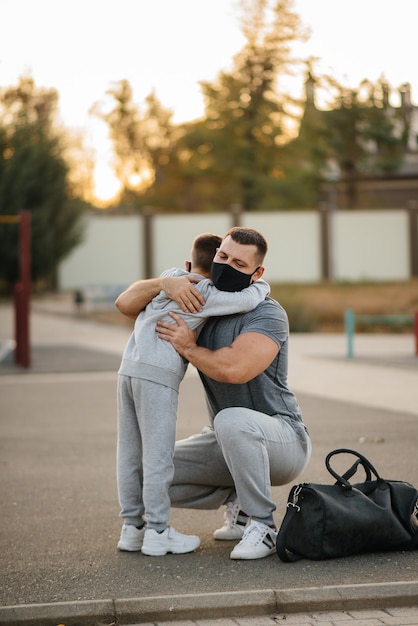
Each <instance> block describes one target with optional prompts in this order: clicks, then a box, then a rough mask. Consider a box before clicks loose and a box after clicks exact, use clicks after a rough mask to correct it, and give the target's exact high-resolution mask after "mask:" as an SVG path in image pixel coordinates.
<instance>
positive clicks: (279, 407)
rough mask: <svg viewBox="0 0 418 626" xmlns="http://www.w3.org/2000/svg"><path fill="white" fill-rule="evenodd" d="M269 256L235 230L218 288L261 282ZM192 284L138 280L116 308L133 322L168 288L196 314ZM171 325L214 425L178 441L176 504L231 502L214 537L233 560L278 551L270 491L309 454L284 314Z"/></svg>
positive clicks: (216, 276)
mask: <svg viewBox="0 0 418 626" xmlns="http://www.w3.org/2000/svg"><path fill="white" fill-rule="evenodd" d="M266 252H267V242H266V240H265V238H264V237H263V235H262V234H261V233H259V232H258V231H256V230H254V229H251V228H244V227H236V228H232V229H231V230H229V231H228V232H227V233H226V235H225V237H224V238H223V240H222V243H221V245H220V246H219V249H218V250H217V252H216V255H215V258H214V260H213V264H212V280H213V282H214V284H215V286H217V287H219V288H222V289H231V290H234V289H242V288H244V287H245V286H247V285H249V284H250V283H252V282H253V281H256V280H257V279H259V278H261V276H262V275H263V272H264V268H263V261H264V257H265V255H266ZM193 281H194V278H193V277H192V276H190V277H187V276H180V277H166V278H164V279H161V278H154V279H148V280H144V281H137V282H136V283H134V284H133V285H131V286H130V287H129V288H128V289H127V290H126V291H125V292H124V293H123V294H121V296H120V297H119V298H118V300H117V306H118V308H119V310H120V311H121V312H122V313H123V314H124V315H126V316H128V317H131V316H134V315H137V314H138V312H139V311H141V310H142V309H144V308H145V306H146V305H147V304H148V302H149V301H150V300H151V298H152V297H153V296H155V295H157V294H158V293H159V292H160V290H161V289H165V291H166V292H167V293H168V295H169V296H170V297H171V298H173V299H174V300H175V301H176V302H177V303H179V304H180V306H181V307H182V309H187V310H189V311H200V310H201V308H202V305H203V298H202V294H201V293H200V291H199V290H198V289H197V288H196V285H194V284H193ZM253 284H254V283H253ZM170 322H171V323H168V322H166V321H163V322H159V323H158V334H159V336H160V337H161V338H162V339H164V340H166V341H167V342H169V343H170V344H171V345H172V346H174V347H175V348H176V350H177V351H178V352H179V354H180V355H181V356H182V357H183V358H185V359H187V361H188V362H190V363H192V364H193V365H194V366H195V367H196V368H197V370H198V371H199V374H200V377H201V379H202V382H203V385H204V388H205V392H206V399H207V405H208V407H209V412H210V419H211V428H209V429H205V431H204V432H202V433H200V434H197V435H194V436H192V437H189V438H188V439H184V440H181V441H177V442H176V445H175V452H174V477H173V480H172V483H171V487H170V490H169V495H170V500H171V505H172V506H174V507H182V508H191V509H200V510H202V509H216V508H218V507H220V506H222V505H226V511H225V523H224V525H223V526H222V527H221V528H219V529H218V530H216V531H215V533H214V537H215V539H222V540H235V541H239V543H238V544H237V545H236V546H235V547H234V549H233V550H232V552H231V554H230V556H231V558H232V559H260V558H264V557H267V556H269V555H271V554H274V553H275V550H276V548H275V544H276V537H277V528H276V526H275V523H274V518H273V513H274V511H275V509H276V504H275V503H274V501H273V500H272V495H271V485H286V484H288V483H289V482H291V481H292V480H294V479H295V478H296V477H297V476H298V475H299V474H300V473H301V472H302V471H303V470H304V468H305V467H306V465H307V463H308V461H309V459H310V455H311V441H310V437H309V434H308V431H307V429H306V427H305V425H304V423H303V420H302V414H301V410H300V407H299V405H298V402H297V400H296V397H295V395H294V393H293V392H292V391H291V389H290V388H289V385H288V379H287V378H288V350H289V325H288V319H287V315H286V312H285V310H284V309H283V307H282V306H281V305H280V304H279V303H278V302H276V301H275V300H273V299H271V298H266V299H263V300H262V301H261V302H260V304H259V305H258V306H257V307H256V308H255V309H254V310H251V311H249V312H247V313H239V314H235V315H228V316H226V317H211V318H209V320H208V321H207V322H206V324H205V326H204V327H203V329H202V331H201V332H200V334H199V336H198V338H197V339H196V335H195V333H194V332H193V330H191V329H190V328H189V326H188V325H187V324H186V323H185V322H184V321H183V319H182V316H181V315H178V314H175V313H172V314H171V319H170ZM173 322H175V323H174V324H173ZM140 480H141V478H138V482H139V481H140Z"/></svg>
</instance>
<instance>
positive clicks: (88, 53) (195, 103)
mask: <svg viewBox="0 0 418 626" xmlns="http://www.w3.org/2000/svg"><path fill="white" fill-rule="evenodd" d="M294 9H295V10H296V12H297V13H298V14H299V15H300V17H301V19H302V22H303V24H304V25H305V26H307V27H310V28H311V29H312V34H311V37H310V39H309V41H308V43H306V44H303V45H298V46H297V48H295V50H294V53H295V54H297V55H298V56H302V57H305V58H307V57H309V56H314V57H316V58H318V59H319V60H318V61H317V62H316V64H315V65H314V70H315V73H317V74H325V73H329V74H332V75H333V76H335V77H336V78H337V79H338V80H339V81H340V82H341V83H342V84H344V85H347V86H352V87H355V86H358V84H359V83H360V81H361V80H362V79H363V78H368V79H369V80H371V81H373V82H375V81H377V80H378V79H379V78H380V77H381V76H384V77H385V78H386V79H387V80H388V81H389V83H390V84H391V85H392V86H393V87H394V88H398V87H400V86H401V85H402V84H404V83H405V82H409V83H410V84H411V86H412V99H413V102H414V103H415V104H418V70H417V67H416V59H417V53H418V45H417V43H416V29H417V22H418V1H417V0H396V1H395V0H294ZM239 14H240V12H239V8H238V3H237V1H236V0H71V2H70V1H68V0H1V2H0V23H1V24H2V34H1V37H0V86H2V87H5V86H9V85H13V84H16V83H17V80H18V78H19V76H21V75H23V74H30V75H32V77H33V78H34V80H35V83H36V85H38V86H42V87H54V88H56V89H57V90H58V92H59V107H60V114H61V118H62V121H63V123H64V124H65V126H67V127H68V128H77V129H82V130H83V132H84V134H85V136H86V143H87V144H88V145H92V146H93V147H95V149H96V151H97V155H96V156H97V161H98V170H97V177H98V178H101V179H102V184H103V181H104V180H105V179H106V180H107V181H108V182H109V183H110V182H111V179H110V176H109V174H108V173H107V176H106V172H108V162H109V158H110V157H109V154H108V152H109V151H108V146H107V145H106V144H107V142H106V129H105V128H104V125H103V124H101V123H100V122H99V121H98V120H96V119H94V118H92V116H91V115H90V114H89V111H90V109H91V107H92V105H94V104H95V103H97V102H99V101H101V100H103V98H104V95H105V92H106V90H107V89H108V88H109V87H110V86H111V84H112V83H113V82H116V81H119V80H121V79H127V80H128V81H129V82H130V84H131V86H132V88H133V93H134V100H135V102H136V103H137V104H138V105H139V106H141V105H142V104H143V101H144V99H145V97H146V96H147V95H148V94H149V93H150V92H151V91H152V90H154V91H155V93H156V95H157V97H158V99H159V100H160V102H161V103H162V105H163V106H164V107H166V108H169V109H171V110H172V111H173V114H174V115H173V119H174V122H183V121H188V120H192V119H194V118H196V117H199V116H200V115H201V114H202V113H203V100H202V97H201V94H200V88H199V84H198V83H199V81H200V80H206V81H213V80H214V79H215V78H216V76H217V74H218V72H219V71H221V70H225V71H228V70H229V69H230V67H231V64H232V59H233V56H234V55H235V54H236V53H237V52H238V51H239V50H240V49H241V48H242V46H243V44H244V38H243V35H242V34H241V31H240V23H239ZM302 84H303V80H302V77H299V78H296V79H293V80H292V82H291V83H289V88H290V89H292V90H293V91H294V92H295V93H297V95H300V93H301V88H302ZM395 104H396V102H395ZM99 192H100V193H101V194H102V195H105V194H106V193H111V189H110V188H109V189H108V190H105V188H104V186H103V188H102V189H101V191H99Z"/></svg>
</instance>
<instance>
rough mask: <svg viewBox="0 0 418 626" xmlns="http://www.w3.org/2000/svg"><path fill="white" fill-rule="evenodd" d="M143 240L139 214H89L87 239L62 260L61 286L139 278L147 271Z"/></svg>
mask: <svg viewBox="0 0 418 626" xmlns="http://www.w3.org/2000/svg"><path fill="white" fill-rule="evenodd" d="M142 241H143V224H142V218H141V217H139V216H136V215H123V216H96V215H91V216H89V217H88V219H87V227H86V232H85V237H84V241H83V243H82V244H81V245H80V246H78V247H77V248H76V249H75V250H74V251H73V252H72V254H71V255H70V256H69V257H68V258H67V259H65V260H64V261H63V262H62V263H61V266H60V270H59V285H60V288H61V289H62V290H64V291H66V290H71V289H82V288H84V287H87V286H96V285H109V284H129V283H131V282H134V281H135V280H138V279H139V278H141V277H142V276H143V273H144V269H143V260H142Z"/></svg>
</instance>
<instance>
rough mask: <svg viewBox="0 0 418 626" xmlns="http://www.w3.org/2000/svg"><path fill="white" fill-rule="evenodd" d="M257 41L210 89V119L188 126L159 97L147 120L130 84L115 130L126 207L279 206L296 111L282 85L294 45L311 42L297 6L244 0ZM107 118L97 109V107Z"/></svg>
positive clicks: (119, 101)
mask: <svg viewBox="0 0 418 626" xmlns="http://www.w3.org/2000/svg"><path fill="white" fill-rule="evenodd" d="M241 9H242V30H243V32H244V34H245V36H246V39H247V43H246V44H245V46H244V48H243V50H242V51H241V52H240V53H239V54H238V55H237V56H236V57H235V59H234V66H233V69H232V71H231V72H221V73H220V74H219V76H218V78H217V80H216V81H215V82H214V83H212V84H211V83H208V82H203V83H201V87H202V91H203V95H204V98H205V116H204V119H203V120H200V121H197V122H192V123H189V124H184V125H181V126H178V127H175V126H173V124H172V122H171V112H170V111H167V110H165V109H164V108H163V107H162V106H161V104H160V103H159V102H158V100H157V99H156V97H155V94H150V96H149V97H148V98H147V101H146V104H147V110H146V111H145V113H141V112H140V111H139V110H138V108H137V107H136V106H135V105H134V104H133V101H132V90H131V88H130V85H129V83H128V82H127V81H120V82H119V83H118V84H117V85H116V86H115V87H114V88H113V89H112V90H110V91H109V92H108V93H109V95H110V96H111V97H112V98H113V106H112V108H111V110H110V112H109V113H105V114H103V113H101V112H100V111H99V113H98V114H99V115H100V117H102V119H104V121H105V122H106V123H107V124H108V126H109V128H110V133H111V138H112V140H113V145H114V151H115V155H116V158H117V162H116V173H117V176H118V178H119V179H120V180H121V182H122V184H123V186H124V194H123V199H124V200H127V199H128V200H131V201H132V200H134V201H135V197H136V203H137V204H142V205H144V204H151V205H153V206H154V207H162V208H164V209H165V210H167V209H172V210H186V211H202V210H211V211H212V210H225V209H228V208H229V207H230V205H231V204H232V203H239V204H240V205H241V206H242V207H243V208H244V209H261V208H266V206H275V205H276V204H277V198H278V195H280V185H281V183H282V181H281V179H282V171H283V168H282V163H281V160H280V159H281V152H280V145H281V144H282V143H283V141H284V138H285V134H286V130H285V127H286V120H287V118H288V114H287V112H286V111H285V108H286V105H287V104H289V103H290V102H291V101H292V100H291V98H289V97H288V96H285V95H284V94H281V95H278V94H277V89H276V86H277V79H278V77H279V76H280V75H281V74H283V73H285V72H286V71H287V70H288V67H289V65H290V64H291V61H292V60H291V57H290V44H291V43H292V42H293V41H294V40H295V39H301V38H303V37H304V33H303V32H302V29H301V25H300V20H299V16H298V15H297V14H296V13H294V12H293V11H292V0H277V1H276V4H275V6H274V8H273V9H272V11H271V13H269V12H268V10H269V4H268V2H267V0H241ZM96 112H97V108H96Z"/></svg>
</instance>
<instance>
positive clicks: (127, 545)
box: [118, 524, 145, 552]
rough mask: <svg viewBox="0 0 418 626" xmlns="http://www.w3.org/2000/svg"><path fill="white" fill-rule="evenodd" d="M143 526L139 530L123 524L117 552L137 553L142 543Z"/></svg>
mask: <svg viewBox="0 0 418 626" xmlns="http://www.w3.org/2000/svg"><path fill="white" fill-rule="evenodd" d="M144 534H145V526H144V528H141V529H140V530H139V529H138V528H137V527H136V526H128V525H127V524H124V525H123V526H122V530H121V532H120V539H119V543H118V550H124V551H126V552H139V550H140V549H141V548H142V543H143V541H144Z"/></svg>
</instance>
